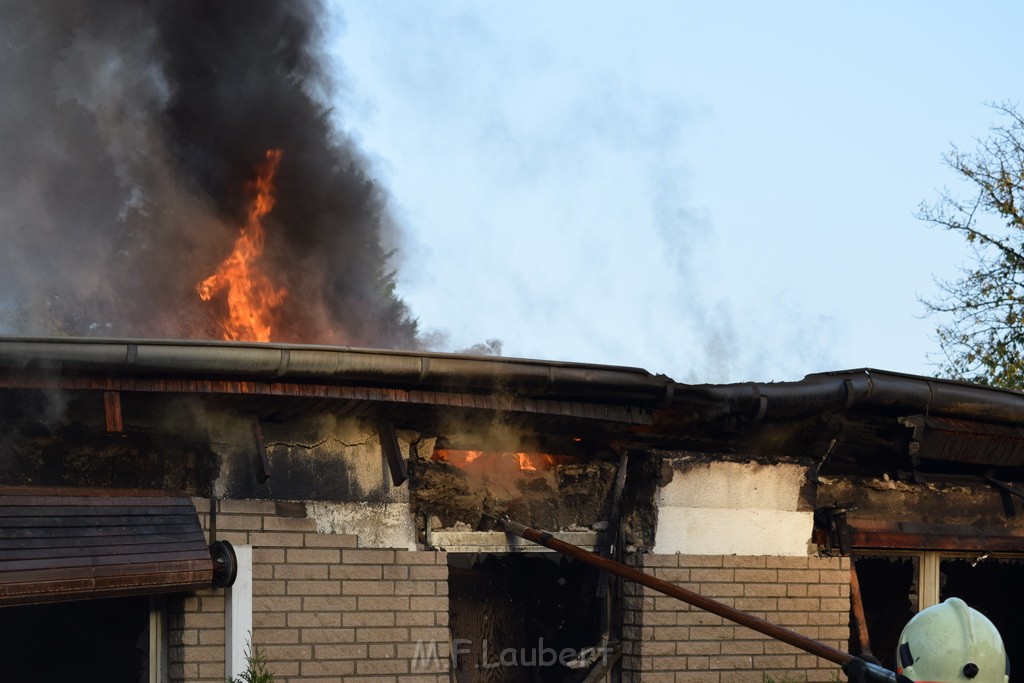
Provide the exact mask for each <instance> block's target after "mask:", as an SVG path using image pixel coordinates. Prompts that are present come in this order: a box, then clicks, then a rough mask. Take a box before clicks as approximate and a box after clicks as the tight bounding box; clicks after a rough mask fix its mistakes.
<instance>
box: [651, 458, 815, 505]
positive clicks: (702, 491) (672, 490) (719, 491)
mask: <svg viewBox="0 0 1024 683" xmlns="http://www.w3.org/2000/svg"><path fill="white" fill-rule="evenodd" d="M806 478H807V468H806V467H804V466H802V465H793V464H778V465H762V464H760V463H756V462H710V463H701V464H697V465H693V466H689V467H685V468H684V469H682V470H681V471H676V472H675V473H674V475H673V478H672V481H670V482H669V483H668V484H667V485H666V486H664V487H663V488H661V489H659V490H658V505H659V506H669V507H695V508H725V509H761V510H797V509H798V506H799V501H800V489H801V488H802V487H803V485H804V482H805V481H806Z"/></svg>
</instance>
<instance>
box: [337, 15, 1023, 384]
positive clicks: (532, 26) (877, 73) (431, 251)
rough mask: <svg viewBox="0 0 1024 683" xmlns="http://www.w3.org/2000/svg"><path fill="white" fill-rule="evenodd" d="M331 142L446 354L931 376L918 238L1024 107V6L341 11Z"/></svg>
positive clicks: (723, 374) (951, 266) (922, 247)
mask: <svg viewBox="0 0 1024 683" xmlns="http://www.w3.org/2000/svg"><path fill="white" fill-rule="evenodd" d="M336 10H337V14H338V17H337V18H336V19H337V23H336V24H335V28H336V29H337V31H336V35H335V37H334V38H333V39H332V46H333V47H334V49H335V51H336V57H337V59H338V62H339V65H338V69H339V81H340V83H341V84H342V87H341V90H340V91H339V93H338V95H337V107H336V116H337V120H338V125H339V127H340V128H342V129H343V130H344V131H345V132H346V133H347V134H348V135H350V136H351V137H353V138H354V139H355V140H356V141H357V142H358V143H359V145H360V146H361V148H362V149H363V150H364V151H365V152H366V154H367V155H368V156H369V157H370V159H371V161H372V164H373V168H374V171H375V173H376V174H377V178H378V180H379V181H380V183H381V184H382V185H383V186H384V187H386V188H387V189H388V191H389V192H390V193H391V195H392V203H393V206H394V208H395V211H396V216H397V218H398V220H399V223H400V225H401V227H402V230H403V231H404V237H403V239H401V240H400V241H399V242H398V244H397V246H399V248H400V255H399V258H398V260H397V261H396V266H397V268H398V272H399V286H400V294H401V295H402V296H403V297H404V298H405V299H406V301H407V302H408V303H409V305H410V307H411V308H412V310H413V311H414V312H415V314H416V315H417V316H418V317H419V320H420V324H421V326H422V327H423V328H424V329H425V330H427V331H428V332H434V333H436V334H437V335H438V338H439V339H440V340H441V341H440V342H439V343H440V344H441V347H442V348H443V349H444V350H458V349H462V348H466V347H469V346H471V345H473V344H475V343H478V342H482V341H483V340H485V339H489V338H499V339H501V340H502V341H503V345H504V355H509V356H525V357H537V358H544V359H551V360H575V361H584V362H597V363H610V364H617V365H636V366H640V367H644V368H647V369H648V370H650V371H652V372H661V373H665V374H668V375H670V376H672V377H673V378H675V379H677V380H681V381H689V382H722V381H744V380H759V381H767V380H784V379H796V378H799V377H802V376H803V375H805V374H807V373H811V372H817V371H822V370H837V369H844V368H853V367H864V366H869V367H876V368H882V369H887V370H894V371H900V372H910V373H918V374H930V373H931V372H933V371H934V366H933V364H932V362H930V361H933V360H935V359H937V355H938V347H937V344H936V343H935V341H934V333H933V330H934V325H935V321H934V320H933V319H923V318H922V315H923V313H924V307H923V306H922V305H921V304H920V303H919V300H918V299H919V297H920V296H924V297H928V296H930V295H933V294H934V293H935V286H934V284H933V277H940V278H948V277H951V276H953V275H955V273H956V268H957V266H958V265H960V264H962V263H963V262H964V261H965V259H966V258H967V256H968V250H967V248H966V246H965V245H964V244H963V243H962V242H961V241H960V240H959V239H958V238H957V237H955V236H954V235H951V234H947V233H944V232H942V231H940V230H938V229H935V228H930V227H928V226H926V225H925V224H923V223H921V222H920V221H918V220H917V219H915V218H914V213H915V211H916V209H917V207H918V205H919V204H920V203H921V202H922V201H929V202H930V201H933V200H934V199H935V198H936V194H937V191H938V190H940V189H942V188H943V187H944V186H949V187H950V188H951V189H953V190H956V189H957V180H956V178H955V177H954V176H953V175H952V173H951V171H949V170H948V169H947V168H946V167H945V166H944V165H943V163H942V154H943V153H945V152H947V151H948V150H949V149H950V145H951V144H957V145H959V146H961V147H969V146H971V145H972V144H973V142H972V141H973V139H974V138H975V137H978V136H983V135H984V134H985V133H986V131H987V129H988V128H989V126H991V125H992V124H993V123H996V122H997V119H998V117H997V115H996V113H995V112H994V111H993V110H991V109H990V108H988V107H986V106H985V104H986V103H989V102H1002V101H1011V102H1016V101H1018V100H1019V92H1020V85H1019V78H1020V77H1019V70H1020V67H1019V65H1020V63H1021V61H1022V60H1021V54H1020V53H1021V49H1020V48H1019V47H1018V45H1019V40H1018V37H1017V35H1015V31H1016V30H1017V29H1019V27H1020V26H1022V25H1024V3H1015V2H990V3H977V4H970V5H969V4H968V3H953V2H902V3H882V2H865V3H836V2H806V3H771V4H770V3H755V2H740V3H736V2H733V3H701V4H697V3H691V2H650V3H639V4H636V6H631V7H629V8H628V9H626V8H625V7H624V6H623V5H622V4H619V3H608V2H556V3H522V2H517V3H512V2H489V3H473V2H444V3H439V2H436V3H423V2H401V1H396V2H386V3H381V2H371V1H370V0H364V1H359V2H339V3H338V5H337V7H336Z"/></svg>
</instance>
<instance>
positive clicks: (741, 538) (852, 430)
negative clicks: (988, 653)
mask: <svg viewBox="0 0 1024 683" xmlns="http://www.w3.org/2000/svg"><path fill="white" fill-rule="evenodd" d="M323 10H324V8H323V7H321V6H320V5H319V4H318V3H314V2H288V3H280V2H270V1H266V0H257V1H249V0H247V1H245V2H240V1H239V2H232V1H226V0H225V1H220V2H201V1H192V0H154V1H152V2H146V3H136V2H127V1H120V0H110V1H109V2H104V3H92V4H89V3H67V2H56V1H52V0H51V1H40V2H32V3H4V4H0V55H2V57H3V58H2V59H0V82H2V83H4V85H5V88H6V89H5V111H4V115H3V116H2V117H0V133H2V134H3V138H4V140H5V148H4V163H3V164H0V180H2V182H0V220H2V221H3V225H4V228H5V239H6V242H5V249H4V250H2V251H0V278H2V280H0V282H2V283H3V291H4V293H5V295H4V298H3V299H2V300H0V322H2V327H0V330H2V331H4V332H7V333H12V334H16V335H19V336H6V337H0V634H2V642H4V644H5V646H6V649H5V654H6V655H7V656H5V658H4V661H3V663H2V664H0V666H2V667H3V668H2V677H3V678H4V679H5V680H7V679H10V680H61V679H68V678H72V677H74V678H75V679H76V680H83V679H84V680H103V681H141V680H149V681H172V680H173V681H185V680H187V681H223V680H224V679H225V677H226V676H228V677H235V676H238V675H239V674H240V673H241V672H242V670H243V669H244V667H245V666H246V661H245V660H246V653H247V652H249V653H250V654H252V653H257V654H261V655H265V657H266V666H267V667H268V668H269V669H270V670H271V671H273V672H274V674H275V675H276V678H277V680H294V681H324V680H330V681H338V680H346V681H372V680H379V681H396V680H403V681H404V680H416V681H439V680H446V681H447V680H456V681H573V680H575V681H598V680H611V681H664V680H673V681H687V680H694V681H696V680H699V681H714V682H718V683H724V682H726V681H728V682H732V681H761V680H762V673H764V672H768V673H771V674H773V675H777V677H779V678H784V679H788V678H791V677H793V676H797V677H800V678H802V679H804V680H807V681H829V680H833V677H834V674H835V667H834V666H833V665H831V664H829V663H827V662H824V661H822V660H819V659H817V658H815V657H813V656H810V655H807V654H803V653H802V652H801V651H799V650H795V649H793V648H792V647H790V646H787V645H784V644H780V643H778V642H775V641H773V640H770V639H768V638H766V637H764V636H761V635H758V634H756V633H754V632H752V631H749V630H746V629H745V628H743V627H740V626H734V625H731V624H730V623H728V622H724V621H723V620H722V619H721V618H720V617H715V616H712V615H709V614H707V613H705V612H702V611H699V610H697V609H692V608H690V607H687V606H685V605H683V604H681V603H678V602H676V601H675V600H673V599H671V598H668V597H665V596H661V595H657V594H654V593H652V592H651V591H650V590H649V589H646V588H640V587H638V586H637V585H636V584H631V583H624V582H622V581H619V580H617V579H615V578H614V577H611V576H609V575H606V574H603V573H601V572H599V571H597V570H596V569H594V568H593V567H591V566H590V565H588V564H586V563H580V562H579V561H576V560H572V559H569V558H568V557H563V556H560V555H558V554H555V553H551V552H547V551H546V550H545V549H544V548H542V547H541V546H538V545H534V544H531V543H528V542H525V541H522V540H520V539H518V538H517V537H513V536H509V535H508V534H506V533H503V532H502V531H501V530H499V529H497V528H495V524H494V520H495V519H500V518H501V517H502V516H508V517H511V518H513V519H515V520H516V521H518V522H521V523H525V524H529V525H532V526H535V527H539V528H542V529H547V530H549V531H550V532H551V533H552V534H553V535H554V536H555V537H557V538H559V539H562V540H564V541H568V542H571V543H572V544H574V545H576V546H581V547H583V548H586V549H589V550H592V551H594V552H596V553H598V554H600V555H604V556H608V557H612V558H616V559H619V560H622V561H624V562H626V563H628V564H631V565H634V566H636V567H640V568H642V569H644V570H645V571H648V572H650V573H652V574H654V575H656V576H657V577H660V578H661V579H664V580H667V581H670V582H673V583H676V584H679V585H682V586H688V587H690V588H693V589H695V590H697V591H698V592H699V593H701V594H704V595H707V596H709V597H713V598H717V599H720V600H722V601H723V602H726V603H728V604H731V605H733V606H735V607H736V608H739V609H742V610H746V611H749V612H752V613H754V614H755V615H757V616H760V617H762V618H764V619H767V620H769V621H773V622H777V623H779V624H782V625H784V626H788V627H790V628H791V629H793V630H796V631H799V632H801V633H804V634H805V635H807V636H809V637H811V638H814V639H818V640H821V641H823V642H825V643H827V644H830V645H832V646H834V647H836V648H840V649H846V648H848V647H849V648H853V649H855V650H857V649H863V648H866V647H867V646H868V644H869V643H870V645H871V647H873V648H874V651H875V652H876V654H878V655H879V656H880V657H881V658H882V659H883V661H885V658H886V657H887V656H888V653H889V652H891V650H892V645H893V640H894V638H895V632H894V628H895V625H896V624H900V623H902V622H903V621H904V620H905V619H906V618H907V617H908V616H909V615H910V614H912V613H913V612H915V611H917V610H918V609H920V608H921V607H924V606H927V605H930V604H934V603H935V602H936V601H938V600H939V599H941V598H944V597H946V596H949V595H957V596H960V597H964V598H965V599H967V600H968V601H969V602H971V603H972V604H974V605H976V606H978V607H979V608H981V609H982V610H983V611H985V612H986V613H987V614H988V615H989V616H990V617H991V618H992V619H993V621H994V622H995V623H996V624H997V625H998V626H999V627H1000V629H1001V630H1002V632H1003V634H1004V636H1005V637H1006V639H1007V642H1008V643H1009V646H1010V653H1011V658H1014V657H1018V656H1024V646H1022V645H1021V638H1022V636H1021V629H1020V628H1019V627H1018V625H1017V618H1018V617H1017V616H1016V613H1015V612H1013V611H1011V609H1010V606H1009V605H1008V604H1007V601H1005V600H1004V599H1002V596H1004V595H1005V594H1006V593H1007V591H1008V590H1009V588H1010V587H1011V586H1013V585H1014V584H1015V582H1016V581H1017V579H1018V577H1019V576H1020V571H1021V568H1020V564H1019V559H1018V558H1020V557H1022V553H1024V527H1022V523H1021V521H1020V517H1019V516H1018V515H1017V509H1018V507H1019V505H1020V503H1019V501H1017V498H1020V497H1022V496H1024V488H1022V487H1021V484H1020V482H1021V481H1022V480H1024V470H1022V469H1021V464H1022V463H1024V450H1022V447H1021V443H1022V437H1021V429H1022V428H1024V417H1022V415H1024V410H1022V409H1024V397H1022V396H1021V395H1020V394H1017V393H1013V392H1006V391H1000V390H996V389H991V388H982V387H976V386H970V385H965V384H959V383H955V382H948V381H941V380H935V379H928V378H922V377H912V376H905V375H899V374H895V373H887V372H878V371H873V370H858V371H847V372H838V373H828V374H819V375H811V376H808V377H807V378H805V379H804V380H802V381H799V382H792V383H781V384H757V383H750V384H741V385H719V386H708V385H703V386H694V385H685V384H680V383H677V382H674V381H673V380H671V379H669V378H667V377H664V376H657V375H652V374H650V373H648V372H647V371H644V370H640V369H636V368H625V367H608V366H598V365H586V364H577V363H555V362H545V361H534V360H519V359H508V358H495V357H479V356H472V355H452V354H438V353H430V352H425V351H419V350H415V349H419V348H420V346H421V344H420V342H421V340H420V339H419V337H418V336H417V330H416V324H415V322H414V321H413V319H412V318H411V316H410V314H409V311H408V310H407V309H406V307H405V305H404V304H403V302H402V301H401V300H400V299H399V298H398V297H396V296H395V294H394V277H393V272H392V269H391V266H390V265H389V264H390V261H389V256H390V254H391V249H392V247H393V246H394V243H395V242H396V241H397V240H396V237H395V233H396V232H397V227H396V226H395V224H394V221H393V220H392V219H391V217H390V213H389V209H388V201H387V195H386V192H384V191H383V190H382V189H381V188H380V187H379V186H378V185H376V184H375V183H374V182H373V180H372V174H371V173H370V172H369V171H368V169H367V165H366V163H365V162H364V159H363V156H362V154H361V153H360V152H359V150H358V149H356V147H355V145H354V144H353V143H352V141H351V140H350V139H348V138H347V137H346V136H345V135H344V134H342V133H340V132H339V131H338V130H337V129H336V127H335V126H334V125H332V123H331V121H332V115H331V111H330V107H329V106H328V104H327V102H328V101H329V100H330V98H329V97H328V95H329V93H330V92H331V90H332V87H333V84H332V82H331V79H329V78H327V77H326V73H327V71H328V70H327V68H326V67H324V66H323V63H324V62H323V59H322V57H323V52H324V47H323V43H322V37H323V32H324V28H323V25H322V23H321V19H320V14H321V13H322V12H323ZM26 255H32V258H31V259H29V258H26ZM65 335H71V336H65ZM83 335H84V336H91V335H92V336H95V335H106V336H111V337H119V338H113V339H102V338H98V337H97V338H80V336H83ZM134 337H146V338H147V340H142V339H134ZM215 337H218V338H222V339H224V340H225V341H220V342H206V341H153V340H152V339H153V338H173V339H210V338H215ZM271 340H273V341H271ZM308 342H313V343H317V344H329V345H330V346H310V345H302V344H303V343H308ZM342 345H345V346H342ZM362 346H369V347H383V348H404V349H414V350H407V351H385V350H366V349H361V348H358V347H362ZM854 566H855V567H856V569H857V572H856V574H851V568H852V567H854ZM855 578H859V581H856V580H854V579H855ZM851 614H853V615H854V616H855V619H853V621H852V624H853V625H854V626H856V627H857V628H856V629H855V631H856V634H857V635H856V636H854V637H853V638H851V635H850V632H851V629H850V625H851V618H850V615H851Z"/></svg>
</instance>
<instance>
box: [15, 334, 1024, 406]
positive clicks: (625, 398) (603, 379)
mask: <svg viewBox="0 0 1024 683" xmlns="http://www.w3.org/2000/svg"><path fill="white" fill-rule="evenodd" d="M3 371H7V372H11V371H13V372H33V373H36V374H53V375H57V376H67V375H108V376H116V377H159V376H174V377H183V376H184V377H200V378H211V379H234V380H243V381H262V382H281V383H289V382H291V383H301V382H315V383H320V384H364V385H371V386H381V387H399V388H406V389H425V390H430V389H437V390H448V391H460V392H471V393H472V392H476V393H485V392H486V393H495V392H507V393H509V394H512V395H520V396H522V395H527V396H531V397H543V398H551V399H564V400H583V401H587V400H589V401H601V402H607V403H626V404H631V403H642V404H645V405H650V406H655V407H659V408H665V407H668V406H669V405H671V406H672V407H673V408H676V409H683V410H686V411H693V412H695V417H696V418H697V419H696V421H698V422H699V421H707V420H711V419H714V418H716V417H722V416H727V415H732V416H738V417H742V418H744V419H749V420H761V419H764V418H783V419H784V418H793V417H800V416H806V415H811V414H814V413H820V412H823V411H846V410H849V409H851V408H863V409H866V410H870V411H873V412H882V413H892V414H895V415H910V414H924V415H940V416H946V417H955V418H960V419H968V420H980V421H985V422H997V423H1004V424H1009V425H1024V393H1021V392H1017V391H1010V390H1006V389H998V388H993V387H986V386H981V385H977V384H970V383H967V382H956V381H952V380H944V379H936V378H930V377H919V376H916V375H906V374H900V373H895V372H886V371H881V370H874V369H870V368H865V369H860V370H844V371H838V372H828V373H817V374H811V375H807V376H806V377H804V378H803V379H802V380H799V381H795V382H767V383H757V382H747V383H742V384H703V385H691V384H679V383H676V382H674V381H673V380H671V379H670V378H668V377H666V376H665V375H652V374H651V373H649V372H647V371H646V370H643V369H641V368H634V367H624V366H613V365H595V364H587V363H569V362H559V361H541V360H530V359H522V358H504V357H491V356H469V355H462V354H450V353H431V352H418V351H389V350H377V349H360V348H350V347H330V346H313V345H300V344H274V343H266V344H264V343H245V342H216V341H181V340H152V339H92V338H24V337H0V372H3Z"/></svg>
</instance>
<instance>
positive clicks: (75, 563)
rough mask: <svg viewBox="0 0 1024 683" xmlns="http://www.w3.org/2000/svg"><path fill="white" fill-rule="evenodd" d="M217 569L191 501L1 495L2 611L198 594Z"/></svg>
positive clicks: (119, 495)
mask: <svg viewBox="0 0 1024 683" xmlns="http://www.w3.org/2000/svg"><path fill="white" fill-rule="evenodd" d="M215 569H216V566H215V563H214V561H213V559H212V558H211V556H210V551H209V549H208V548H207V545H206V541H205V539H204V537H203V531H202V528H201V526H200V524H199V518H198V515H197V513H196V510H195V507H193V505H192V501H191V499H189V498H187V497H185V496H180V495H168V494H166V493H163V492H158V491H146V490H112V489H70V488H59V489H58V488H33V487H0V607H2V606H10V605H23V604H38V603H45V602H59V601H65V600H81V599H86V598H100V597H116V596H126V595H146V594H154V593H173V592H183V591H191V590H195V589H198V588H203V587H209V586H210V585H211V582H212V581H213V576H214V570H215Z"/></svg>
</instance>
